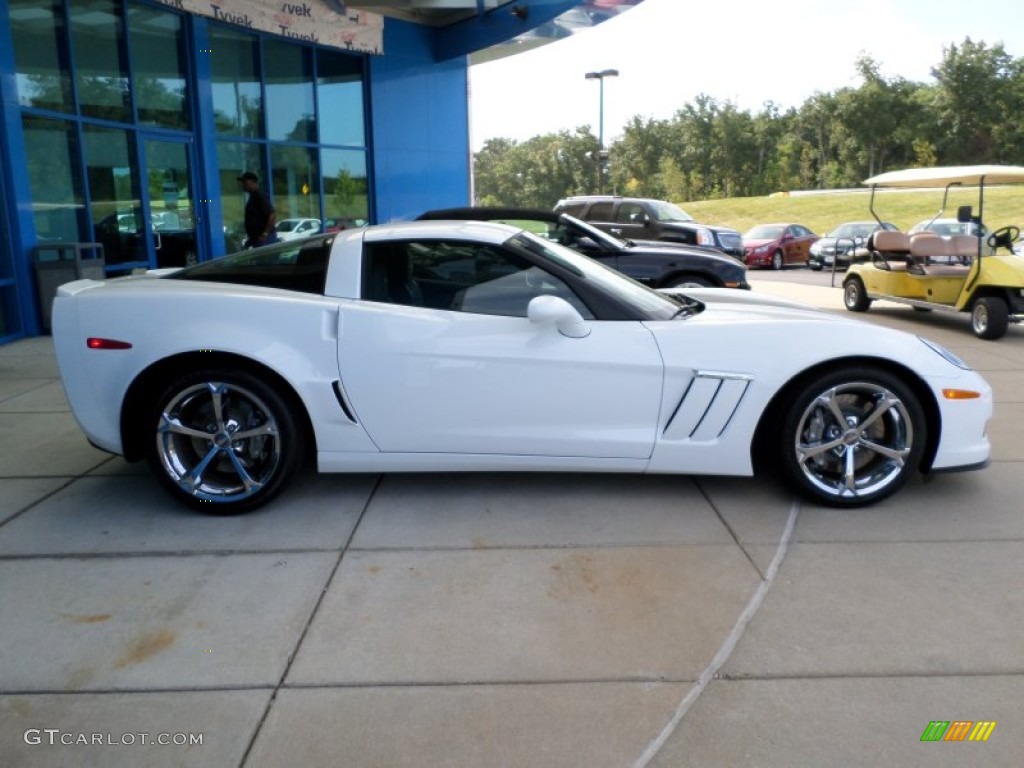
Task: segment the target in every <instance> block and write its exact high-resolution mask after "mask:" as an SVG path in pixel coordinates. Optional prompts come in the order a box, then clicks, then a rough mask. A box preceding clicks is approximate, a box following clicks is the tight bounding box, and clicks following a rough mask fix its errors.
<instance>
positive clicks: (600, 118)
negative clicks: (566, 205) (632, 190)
mask: <svg viewBox="0 0 1024 768" xmlns="http://www.w3.org/2000/svg"><path fill="white" fill-rule="evenodd" d="M618 76H619V70H617V69H602V70H601V71H599V72H587V74H585V75H584V76H583V77H584V78H585V79H587V80H597V81H598V83H599V84H600V88H599V91H600V102H599V104H598V115H597V149H598V152H597V193H598V194H603V193H604V163H605V160H606V159H607V153H606V152H605V150H604V79H605V78H606V77H618Z"/></svg>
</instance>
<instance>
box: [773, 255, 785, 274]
mask: <svg viewBox="0 0 1024 768" xmlns="http://www.w3.org/2000/svg"><path fill="white" fill-rule="evenodd" d="M784 265H785V258H784V257H783V255H782V251H776V252H775V253H773V254H772V269H774V270H775V271H776V272H778V271H779V270H780V269H782V267H783V266H784Z"/></svg>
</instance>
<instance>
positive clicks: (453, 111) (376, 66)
mask: <svg viewBox="0 0 1024 768" xmlns="http://www.w3.org/2000/svg"><path fill="white" fill-rule="evenodd" d="M433 42H434V40H433V35H432V30H431V29H430V28H428V27H418V26H416V25H412V24H407V23H403V22H400V21H395V20H393V19H388V20H387V22H386V24H385V27H384V50H385V51H394V53H389V54H388V55H386V56H380V57H371V59H370V62H369V75H370V76H369V85H370V122H371V137H372V138H371V142H370V147H371V156H372V164H373V167H372V169H371V174H372V178H373V180H374V181H373V184H374V192H375V200H376V219H377V221H378V222H385V221H393V220H398V219H411V218H415V217H416V216H417V215H419V214H420V213H422V212H423V211H425V210H427V209H429V208H444V207H453V206H458V205H465V204H466V203H467V202H468V201H469V190H470V162H469V159H470V148H469V96H468V90H467V80H468V69H469V67H468V60H467V58H466V57H465V56H459V57H456V58H453V59H450V60H448V61H442V62H437V61H435V60H434V53H433Z"/></svg>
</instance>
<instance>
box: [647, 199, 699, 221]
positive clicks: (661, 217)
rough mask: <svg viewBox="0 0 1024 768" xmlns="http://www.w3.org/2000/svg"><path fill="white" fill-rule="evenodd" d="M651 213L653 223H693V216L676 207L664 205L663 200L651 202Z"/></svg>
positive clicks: (670, 204) (669, 204) (668, 204)
mask: <svg viewBox="0 0 1024 768" xmlns="http://www.w3.org/2000/svg"><path fill="white" fill-rule="evenodd" d="M651 212H652V213H653V214H654V219H655V221H693V216H691V215H690V214H688V213H687V212H686V211H684V210H683V209H682V208H680V207H679V206H678V205H673V204H672V203H666V202H664V201H663V200H655V201H654V202H652V203H651Z"/></svg>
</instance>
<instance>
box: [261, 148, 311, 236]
mask: <svg viewBox="0 0 1024 768" xmlns="http://www.w3.org/2000/svg"><path fill="white" fill-rule="evenodd" d="M270 167H271V168H272V176H273V192H272V197H273V201H274V208H276V209H277V220H278V221H281V220H282V219H294V218H309V219H319V218H320V188H319V184H320V174H319V171H318V169H317V164H316V150H314V149H307V148H305V147H271V148H270Z"/></svg>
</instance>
